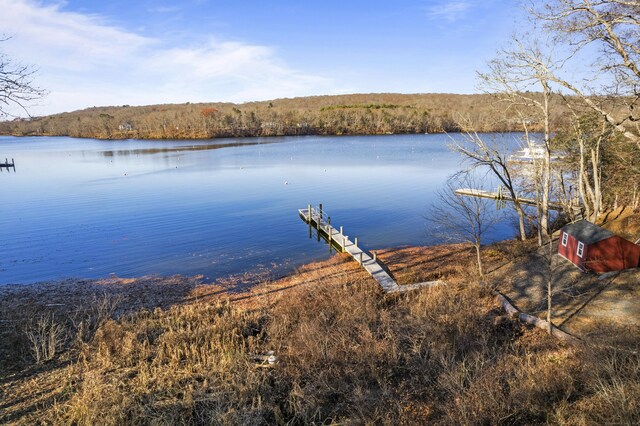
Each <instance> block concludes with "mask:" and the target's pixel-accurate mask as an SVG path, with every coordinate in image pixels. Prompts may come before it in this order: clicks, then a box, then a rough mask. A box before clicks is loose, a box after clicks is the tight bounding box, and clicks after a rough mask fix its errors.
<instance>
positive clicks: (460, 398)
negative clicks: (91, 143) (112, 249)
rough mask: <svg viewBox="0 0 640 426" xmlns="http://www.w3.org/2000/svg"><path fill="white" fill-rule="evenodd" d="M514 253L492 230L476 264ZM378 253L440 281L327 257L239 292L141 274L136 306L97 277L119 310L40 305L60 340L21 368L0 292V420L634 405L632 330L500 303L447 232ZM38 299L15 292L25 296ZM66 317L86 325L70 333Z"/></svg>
mask: <svg viewBox="0 0 640 426" xmlns="http://www.w3.org/2000/svg"><path fill="white" fill-rule="evenodd" d="M525 255H526V251H525V250H524V248H523V247H520V246H512V245H510V244H507V243H504V244H502V245H498V246H494V247H491V248H490V249H488V251H487V257H488V262H489V267H490V268H496V267H498V266H500V265H501V264H504V263H505V262H506V261H510V260H516V261H520V260H521V259H522V256H525ZM380 257H381V258H382V259H383V260H385V262H386V263H387V264H388V265H389V268H390V269H391V270H392V272H393V273H394V274H395V275H396V276H397V277H398V278H399V279H400V280H401V281H406V282H410V281H413V280H414V279H420V278H423V277H427V276H430V275H431V276H432V274H433V272H425V271H431V270H432V268H433V267H438V268H439V272H438V273H437V274H438V275H439V276H442V277H443V278H445V279H446V280H447V282H448V283H449V285H448V286H447V287H441V288H436V289H432V290H423V291H419V292H415V293H412V294H409V295H404V296H401V297H396V298H385V297H384V296H383V295H381V294H380V292H379V290H378V288H377V287H376V285H375V284H374V283H373V282H372V280H371V279H370V278H369V277H368V276H367V275H366V274H365V273H364V272H363V271H362V270H361V269H360V268H359V267H358V266H357V265H356V264H355V262H351V261H349V260H348V259H347V258H346V257H345V256H335V257H333V258H332V259H330V260H328V261H325V262H319V263H315V264H310V265H307V266H305V267H303V268H301V269H300V271H299V272H298V273H297V274H294V275H292V276H290V277H287V278H284V279H283V280H280V281H277V282H271V283H263V284H262V285H259V286H258V287H257V288H255V289H253V290H252V292H251V293H249V294H247V293H240V294H238V293H231V294H229V293H226V294H224V293H220V292H221V290H223V289H222V288H219V287H215V286H196V287H195V289H194V286H193V284H194V283H193V282H189V283H187V284H186V285H183V286H182V287H181V286H180V280H178V281H176V282H163V281H162V280H161V279H156V280H158V281H157V282H155V283H147V284H148V285H149V286H150V287H149V288H152V287H153V285H155V286H157V287H158V288H160V289H162V286H163V285H167V286H169V288H174V287H172V286H177V287H175V288H176V289H175V291H173V292H171V291H166V290H167V288H164V289H162V290H159V291H156V292H155V293H154V294H155V296H153V297H150V298H149V300H143V301H142V304H143V305H146V306H147V307H148V308H153V306H154V305H160V306H165V309H154V310H149V309H143V310H140V309H139V305H138V306H136V307H135V308H134V309H132V310H129V311H128V313H127V310H126V307H127V306H128V304H129V303H128V301H127V299H126V298H127V297H129V296H128V292H127V291H122V290H123V288H125V287H126V286H127V285H133V286H134V287H132V288H135V284H136V283H135V282H127V281H124V282H123V281H118V280H113V281H111V282H105V283H102V284H101V285H102V287H97V288H100V289H101V291H107V292H110V294H111V293H113V294H120V296H119V297H120V299H121V301H120V305H121V308H120V310H119V314H120V315H121V316H120V319H118V320H115V321H114V320H105V318H107V317H108V316H109V313H110V312H111V311H112V310H111V309H109V306H111V305H110V303H105V300H107V301H108V300H113V296H110V297H107V298H106V299H104V298H99V299H96V301H95V302H93V303H91V302H88V300H89V299H90V293H91V292H87V294H86V295H85V296H86V299H84V302H83V303H82V304H81V305H82V306H84V307H85V308H86V309H85V310H84V311H83V312H80V314H76V315H79V316H78V317H76V320H75V325H74V323H70V322H69V321H66V320H65V318H69V317H70V315H72V314H71V312H69V309H68V308H67V309H66V310H65V308H64V307H60V306H55V307H49V308H48V309H50V310H51V309H58V310H57V311H55V316H56V318H57V319H58V322H59V323H60V324H64V326H65V329H66V330H68V332H69V337H70V338H71V337H73V339H74V340H68V341H67V345H66V347H67V350H66V351H65V352H64V353H62V355H59V356H56V357H55V359H54V360H52V361H49V362H47V363H44V364H42V365H35V366H34V365H30V363H29V362H28V361H27V357H28V352H27V349H28V348H27V342H24V341H22V344H23V346H21V341H20V337H19V336H21V335H20V333H19V331H20V329H21V325H19V324H18V323H17V321H19V320H20V318H27V317H28V316H29V315H31V314H32V312H29V311H27V310H26V309H25V308H24V305H22V308H20V309H19V312H18V309H17V310H16V311H13V312H12V311H11V309H10V307H11V306H12V302H14V301H15V300H16V297H17V296H16V295H17V294H18V293H16V292H15V290H14V291H13V293H11V294H7V293H5V294H4V296H3V297H0V301H1V303H2V306H1V307H2V308H3V309H2V312H3V315H4V318H0V319H1V320H2V321H3V322H1V323H0V324H2V325H3V329H2V331H3V333H5V336H6V335H7V334H11V333H10V332H11V330H10V329H9V328H8V327H7V324H9V323H8V322H7V320H8V319H9V318H11V319H13V320H14V321H13V322H11V323H10V324H11V327H13V328H14V333H13V334H12V335H14V336H17V337H16V338H17V339H18V340H17V341H14V342H13V344H12V345H11V347H12V348H13V350H14V351H15V352H14V353H13V357H8V356H7V355H9V354H7V353H3V362H4V363H5V364H4V367H5V368H3V371H5V373H3V377H2V380H1V383H2V385H1V386H2V387H1V388H0V389H1V390H2V392H3V398H2V400H3V403H2V404H1V405H0V422H3V423H4V422H6V423H17V424H32V423H33V422H34V421H42V422H58V423H78V424H94V423H101V424H123V423H140V424H148V423H156V422H160V423H165V424H166V423H171V424H175V423H206V422H208V421H210V420H211V419H215V421H216V422H219V423H223V424H238V423H243V424H261V423H286V422H293V423H310V422H318V423H330V422H357V423H362V422H381V423H394V424H397V423H401V424H424V423H425V422H436V423H448V424H461V423H486V424H498V423H502V424H522V423H527V424H536V423H539V424H543V423H547V422H550V423H558V424H567V423H568V424H585V423H587V424H588V423H593V424H598V423H626V422H628V423H637V422H638V420H639V419H640V358H639V355H638V353H637V350H638V344H639V343H638V340H637V336H638V335H639V334H638V331H640V330H638V329H637V328H629V327H624V326H620V325H610V328H609V333H608V334H609V338H608V340H607V341H606V342H605V341H600V342H599V344H598V345H595V346H593V347H585V348H573V347H564V346H562V345H561V344H560V343H559V342H557V341H555V340H552V339H550V338H548V337H547V336H546V335H545V334H544V333H543V332H541V331H540V330H537V329H536V330H531V329H528V328H526V327H523V326H522V325H520V324H519V323H517V322H514V321H512V320H511V319H509V318H507V317H506V316H504V315H503V314H502V312H501V311H500V309H498V308H497V306H496V304H495V302H494V300H493V298H492V297H491V295H490V294H489V293H488V291H487V290H486V287H482V286H480V285H479V284H478V283H477V280H476V278H475V277H474V276H473V274H472V273H470V272H469V271H472V268H473V266H472V264H471V262H472V253H471V252H470V251H469V250H467V249H466V248H465V247H463V246H453V247H438V248H435V249H433V248H406V249H402V250H389V251H385V252H382V253H380ZM428 262H430V263H428ZM93 284H95V283H93ZM70 285H71V284H70ZM86 285H87V283H84V284H82V286H86ZM96 285H98V284H96ZM70 288H71V287H70ZM114 289H115V290H119V291H115V290H114ZM145 293H147V292H145ZM165 293H168V294H169V295H168V296H167V298H166V299H163V298H162V295H163V294H165ZM247 296H251V297H247ZM23 297H27V296H26V294H23ZM39 300H40V299H38V297H33V294H31V301H32V303H36V306H37V303H38V301H39ZM42 300H44V299H42ZM130 300H137V297H132V298H131V299H130ZM58 301H60V300H58ZM168 305H172V306H170V307H168ZM91 306H94V307H95V308H90V307H91ZM77 308H78V306H77V305H76V306H74V309H72V310H75V311H77V310H78V309H77ZM43 309H44V307H41V308H39V309H38V310H39V311H40V312H42V310H43ZM21 315H22V316H21ZM100 319H102V321H101V320H100ZM78 320H83V321H85V322H86V324H87V327H86V328H85V329H84V332H83V333H79V331H78V323H79V321H78ZM614 331H615V332H614ZM4 342H6V340H5V339H3V344H5V343H4ZM607 345H616V346H618V347H624V348H627V349H633V350H635V351H636V352H635V353H630V352H627V351H626V350H616V351H614V350H611V348H610V347H608V346H607ZM20 348H22V351H24V352H20V350H19V349H20ZM5 349H6V348H5ZM271 350H273V351H274V352H275V354H276V355H277V357H278V362H277V363H276V364H275V366H273V367H264V366H262V365H260V362H256V360H255V359H254V356H255V355H262V354H266V353H267V352H268V351H271Z"/></svg>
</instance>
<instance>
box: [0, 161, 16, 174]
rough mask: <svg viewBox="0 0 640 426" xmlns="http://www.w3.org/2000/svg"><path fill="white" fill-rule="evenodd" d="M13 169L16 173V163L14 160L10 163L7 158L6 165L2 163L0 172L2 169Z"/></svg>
mask: <svg viewBox="0 0 640 426" xmlns="http://www.w3.org/2000/svg"><path fill="white" fill-rule="evenodd" d="M11 168H12V169H13V171H14V172H15V171H16V162H15V161H13V158H12V159H11V162H9V160H8V159H7V158H5V159H4V163H0V171H1V170H2V169H7V170H9V169H11Z"/></svg>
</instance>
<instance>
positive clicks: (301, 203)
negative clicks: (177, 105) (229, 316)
mask: <svg viewBox="0 0 640 426" xmlns="http://www.w3.org/2000/svg"><path fill="white" fill-rule="evenodd" d="M492 136H493V137H496V138H505V140H507V142H508V143H515V140H517V138H518V136H519V135H515V134H508V135H492ZM451 137H453V138H459V137H460V136H458V135H453V136H449V135H389V136H343V137H313V136H308V137H282V138H243V139H217V140H213V141H200V140H199V141H166V140H162V141H138V140H126V141H98V140H91V139H73V138H66V137H38V138H36V137H24V138H14V137H0V158H2V160H4V158H5V157H8V158H9V159H11V158H14V159H15V164H16V171H15V173H14V172H13V171H7V170H3V171H2V173H0V284H6V283H29V282H36V281H42V280H51V279H61V278H67V277H79V278H96V277H104V276H108V275H109V274H115V275H117V276H121V277H130V276H141V275H147V274H161V275H168V274H176V273H179V274H185V275H196V274H203V275H204V276H205V279H206V280H208V281H211V280H214V279H216V278H220V277H223V276H227V275H230V274H241V273H243V272H245V271H258V270H264V271H270V272H272V273H273V274H276V275H280V274H284V273H287V272H290V271H292V270H294V269H295V267H297V266H299V265H301V264H303V263H306V262H308V261H311V260H317V259H323V258H326V257H328V256H329V252H328V248H327V246H326V245H325V244H322V243H318V242H317V241H316V240H315V239H309V238H308V228H307V227H306V226H305V225H304V224H303V222H302V221H301V220H300V218H299V217H298V213H297V210H298V209H299V208H305V207H306V206H307V204H308V203H312V204H317V203H319V202H321V203H323V204H324V208H325V210H326V211H327V212H328V213H329V214H330V215H331V218H332V223H333V224H334V225H336V226H340V225H341V226H343V227H344V229H345V232H346V233H347V234H348V235H349V236H358V237H359V241H360V242H361V244H362V245H363V246H364V248H366V249H377V248H385V247H394V246H400V245H424V244H433V243H437V242H439V240H438V238H437V237H435V236H433V235H430V234H429V233H428V232H427V230H426V227H425V215H426V214H427V212H428V211H429V207H430V205H431V204H432V203H434V202H435V201H436V198H435V197H434V193H435V191H436V190H438V189H440V188H441V187H442V185H443V183H444V182H445V180H446V179H447V177H448V176H450V175H451V174H452V173H454V172H456V171H457V170H459V169H460V167H461V165H460V157H459V156H458V155H457V154H455V153H453V152H451V151H450V150H449V149H448V148H447V145H448V144H449V143H450V142H451ZM512 235H513V225H512V223H511V222H510V221H505V222H503V223H501V224H500V225H499V226H498V227H497V228H496V229H495V231H494V232H493V233H492V235H491V238H490V239H489V240H500V239H504V238H509V237H511V236H512ZM489 240H488V241H489Z"/></svg>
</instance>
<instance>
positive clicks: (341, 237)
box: [298, 204, 443, 293]
mask: <svg viewBox="0 0 640 426" xmlns="http://www.w3.org/2000/svg"><path fill="white" fill-rule="evenodd" d="M298 214H299V215H300V218H301V219H302V220H304V221H305V222H306V223H307V224H308V225H309V232H311V229H312V228H313V229H316V231H317V233H318V238H320V237H322V238H323V239H325V240H326V241H327V242H328V243H329V247H330V248H329V250H331V248H332V247H333V248H335V249H336V250H337V251H340V252H342V253H349V255H351V257H353V258H354V259H355V260H356V262H358V263H359V264H360V265H361V266H362V267H363V268H364V270H365V271H367V272H368V273H369V275H371V276H372V277H373V279H374V280H376V282H377V283H378V284H379V285H380V287H382V290H383V291H384V292H385V293H400V292H404V291H408V290H414V289H417V288H421V287H432V286H435V285H440V284H443V282H442V281H427V282H422V283H416V284H408V285H398V283H397V282H396V281H395V280H394V279H393V278H391V275H389V273H388V272H387V271H386V270H385V269H384V268H383V267H382V264H381V263H380V261H379V260H378V257H377V255H376V253H375V252H374V253H373V254H370V253H367V252H366V251H364V250H363V249H362V248H360V247H359V246H358V238H357V237H355V238H354V240H353V241H351V240H350V239H349V237H348V236H347V235H345V234H344V232H343V229H342V226H341V227H340V228H339V229H336V228H334V227H333V226H332V225H331V218H330V217H329V216H328V215H327V214H326V212H324V211H323V209H322V204H320V205H319V207H318V208H314V207H311V205H309V206H307V208H306V209H300V210H298Z"/></svg>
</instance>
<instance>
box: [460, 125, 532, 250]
mask: <svg viewBox="0 0 640 426" xmlns="http://www.w3.org/2000/svg"><path fill="white" fill-rule="evenodd" d="M458 126H459V127H460V128H461V130H462V131H463V139H462V140H456V139H454V140H453V142H452V144H451V148H452V149H453V150H454V151H456V152H458V153H460V154H462V156H463V157H464V158H465V159H466V160H467V163H468V164H469V168H468V170H467V171H471V170H475V169H478V168H486V169H488V170H489V171H490V172H491V174H492V175H493V176H494V177H496V178H497V179H498V180H499V181H500V183H501V184H502V186H503V187H504V188H505V189H506V190H507V192H508V193H509V196H510V197H511V199H512V200H514V201H513V203H512V205H513V208H514V210H515V211H516V214H517V215H518V231H519V233H520V239H521V240H522V241H524V240H526V239H527V231H526V228H525V213H524V209H523V207H522V204H521V203H520V202H519V201H518V190H517V187H516V183H515V177H514V176H513V170H512V168H511V167H510V165H509V153H508V149H507V147H506V146H505V145H504V144H499V143H495V142H493V141H491V140H489V138H488V137H487V136H485V135H481V134H479V133H478V132H476V131H475V130H474V126H473V124H472V123H470V122H469V121H468V120H465V119H459V120H458Z"/></svg>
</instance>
